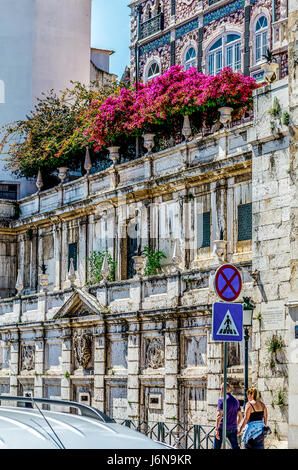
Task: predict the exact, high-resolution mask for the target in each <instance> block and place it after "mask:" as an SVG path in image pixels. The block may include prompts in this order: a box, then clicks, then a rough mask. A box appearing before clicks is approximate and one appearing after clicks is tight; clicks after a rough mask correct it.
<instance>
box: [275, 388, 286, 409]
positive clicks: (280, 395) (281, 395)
mask: <svg viewBox="0 0 298 470" xmlns="http://www.w3.org/2000/svg"><path fill="white" fill-rule="evenodd" d="M276 405H278V406H280V407H281V408H283V407H284V406H286V393H285V391H284V390H281V389H279V390H278V392H277V399H276Z"/></svg>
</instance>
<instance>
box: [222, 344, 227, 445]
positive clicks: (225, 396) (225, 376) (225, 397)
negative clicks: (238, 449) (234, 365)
mask: <svg viewBox="0 0 298 470" xmlns="http://www.w3.org/2000/svg"><path fill="white" fill-rule="evenodd" d="M227 345H228V343H227V342H225V343H224V389H223V395H224V400H223V430H222V445H223V448H224V449H226V442H227Z"/></svg>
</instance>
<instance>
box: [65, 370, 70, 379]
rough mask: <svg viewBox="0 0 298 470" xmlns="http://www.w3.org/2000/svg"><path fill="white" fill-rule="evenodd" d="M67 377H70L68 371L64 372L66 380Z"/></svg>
mask: <svg viewBox="0 0 298 470" xmlns="http://www.w3.org/2000/svg"><path fill="white" fill-rule="evenodd" d="M69 377H70V373H69V372H68V370H67V371H66V372H65V378H66V379H69Z"/></svg>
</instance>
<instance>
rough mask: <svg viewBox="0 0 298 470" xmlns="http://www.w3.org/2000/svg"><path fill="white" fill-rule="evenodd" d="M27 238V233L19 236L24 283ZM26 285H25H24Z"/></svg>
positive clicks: (20, 266)
mask: <svg viewBox="0 0 298 470" xmlns="http://www.w3.org/2000/svg"><path fill="white" fill-rule="evenodd" d="M25 240H26V235H25V234H22V235H20V238H19V263H18V265H19V269H20V270H21V275H22V279H23V283H24V271H25V270H24V265H25ZM24 287H25V286H24Z"/></svg>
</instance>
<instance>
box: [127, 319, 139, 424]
mask: <svg viewBox="0 0 298 470" xmlns="http://www.w3.org/2000/svg"><path fill="white" fill-rule="evenodd" d="M139 330H140V324H138V323H131V324H130V325H129V330H128V350H127V369H128V370H127V374H128V375H127V403H128V405H127V417H128V419H136V417H139V416H140V400H139V396H140V379H139V372H140V353H141V337H140V334H139Z"/></svg>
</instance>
